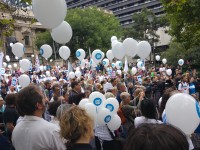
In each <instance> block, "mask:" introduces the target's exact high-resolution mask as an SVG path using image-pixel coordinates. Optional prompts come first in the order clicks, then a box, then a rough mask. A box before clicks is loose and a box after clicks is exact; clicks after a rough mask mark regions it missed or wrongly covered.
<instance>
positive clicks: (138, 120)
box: [134, 116, 163, 128]
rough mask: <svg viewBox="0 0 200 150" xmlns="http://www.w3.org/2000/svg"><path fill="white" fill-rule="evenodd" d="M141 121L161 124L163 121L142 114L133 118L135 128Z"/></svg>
mask: <svg viewBox="0 0 200 150" xmlns="http://www.w3.org/2000/svg"><path fill="white" fill-rule="evenodd" d="M143 123H153V124H162V123H163V122H162V121H160V120H156V119H148V118H146V117H144V116H141V117H136V118H135V121H134V124H135V128H137V127H138V126H139V125H141V124H143Z"/></svg>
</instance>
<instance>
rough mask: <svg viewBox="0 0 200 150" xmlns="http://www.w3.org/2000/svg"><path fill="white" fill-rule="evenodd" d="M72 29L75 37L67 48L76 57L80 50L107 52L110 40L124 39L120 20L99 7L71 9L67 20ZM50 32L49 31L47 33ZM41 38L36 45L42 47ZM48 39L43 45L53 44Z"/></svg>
mask: <svg viewBox="0 0 200 150" xmlns="http://www.w3.org/2000/svg"><path fill="white" fill-rule="evenodd" d="M65 20H66V21H67V22H68V23H69V24H70V25H71V27H72V30H73V37H72V39H71V41H70V42H69V43H67V46H68V47H69V48H70V49H71V56H72V57H74V56H75V51H76V50H77V49H79V48H82V49H84V50H85V51H86V52H88V50H89V48H90V49H91V50H95V49H101V50H102V51H104V52H105V51H107V50H108V49H109V48H110V47H111V42H110V38H111V36H113V35H115V36H117V37H119V38H120V37H122V35H123V30H122V27H121V26H120V22H119V20H118V19H117V18H116V17H115V16H114V15H113V14H111V13H109V12H107V11H105V10H103V9H101V8H97V7H89V8H84V9H80V8H76V9H70V10H68V12H67V16H66V19H65ZM46 32H49V31H46ZM46 32H45V33H41V34H47V33H46ZM41 34H40V37H38V36H37V40H36V45H37V47H38V48H39V47H40V46H41V45H40V44H39V42H40V41H41ZM50 39H51V37H48V38H46V39H43V40H44V43H43V44H49V43H52V41H51V40H50Z"/></svg>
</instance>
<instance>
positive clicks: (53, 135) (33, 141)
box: [12, 85, 65, 150]
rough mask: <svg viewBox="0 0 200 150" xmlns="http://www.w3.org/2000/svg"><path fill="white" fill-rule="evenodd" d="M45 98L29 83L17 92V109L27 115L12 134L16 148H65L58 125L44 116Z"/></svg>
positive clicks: (48, 149) (26, 149) (31, 149)
mask: <svg viewBox="0 0 200 150" xmlns="http://www.w3.org/2000/svg"><path fill="white" fill-rule="evenodd" d="M45 101H46V100H45V98H44V95H43V93H42V92H41V90H40V89H39V88H38V87H37V86H35V85H29V86H27V87H25V88H23V89H22V90H20V91H19V93H17V101H16V104H17V109H18V111H19V112H23V114H24V115H25V116H24V118H23V120H22V121H21V122H20V123H19V124H17V126H16V127H15V129H14V130H13V134H12V144H13V147H14V148H15V150H44V149H46V150H65V145H64V144H63V142H62V139H61V137H60V135H59V131H60V130H59V128H58V126H56V125H54V124H52V123H49V122H47V121H46V120H44V119H43V118H42V114H43V113H44V111H45Z"/></svg>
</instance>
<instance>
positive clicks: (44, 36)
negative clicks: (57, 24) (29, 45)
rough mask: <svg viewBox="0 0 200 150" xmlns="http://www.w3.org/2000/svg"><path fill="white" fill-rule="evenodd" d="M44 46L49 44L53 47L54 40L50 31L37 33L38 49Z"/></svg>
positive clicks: (36, 43)
mask: <svg viewBox="0 0 200 150" xmlns="http://www.w3.org/2000/svg"><path fill="white" fill-rule="evenodd" d="M43 44H49V45H51V47H52V46H53V40H52V38H51V35H50V32H48V31H46V32H40V33H37V36H36V40H35V45H36V47H37V48H38V49H40V47H41V46H42V45H43Z"/></svg>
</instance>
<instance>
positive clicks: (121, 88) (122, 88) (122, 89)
mask: <svg viewBox="0 0 200 150" xmlns="http://www.w3.org/2000/svg"><path fill="white" fill-rule="evenodd" d="M117 90H118V92H117V97H116V99H117V100H118V102H119V104H120V103H121V101H122V100H121V98H120V94H121V93H122V92H126V86H125V85H124V83H122V82H119V83H118V84H117Z"/></svg>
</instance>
